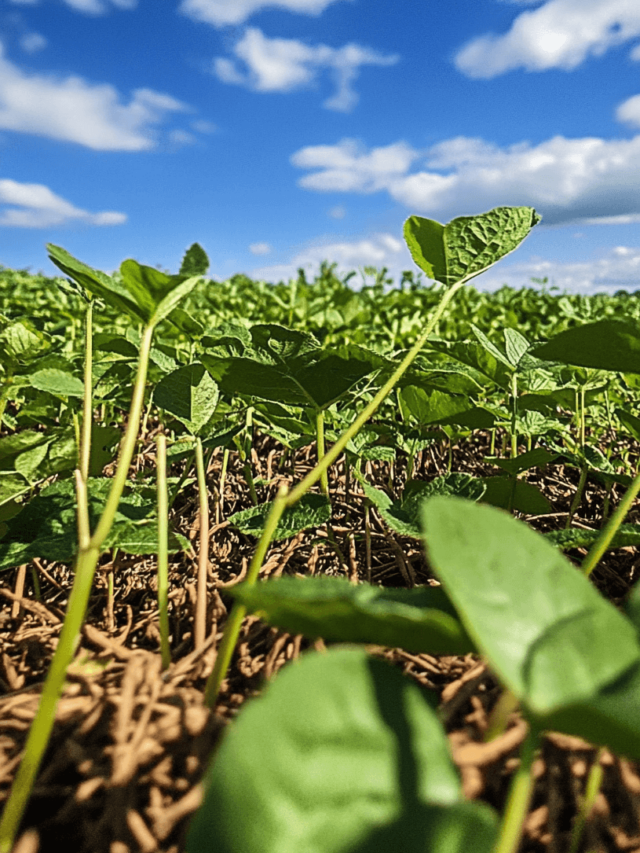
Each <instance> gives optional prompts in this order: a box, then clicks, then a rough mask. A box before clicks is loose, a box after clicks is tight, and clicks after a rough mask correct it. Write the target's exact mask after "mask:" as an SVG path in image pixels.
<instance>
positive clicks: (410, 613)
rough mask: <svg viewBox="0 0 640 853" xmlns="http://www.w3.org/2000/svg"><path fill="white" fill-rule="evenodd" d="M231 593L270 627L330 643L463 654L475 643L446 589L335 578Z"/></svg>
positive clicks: (279, 581)
mask: <svg viewBox="0 0 640 853" xmlns="http://www.w3.org/2000/svg"><path fill="white" fill-rule="evenodd" d="M229 592H230V593H231V595H232V596H233V597H234V598H237V599H238V600H239V601H240V602H241V603H242V604H244V605H245V606H246V607H247V609H248V610H249V611H250V612H252V613H257V614H258V615H259V616H260V618H261V619H263V620H264V621H265V622H268V624H269V625H275V626H276V627H278V628H282V629H283V630H284V631H289V632H290V633H292V634H304V635H305V636H307V637H314V638H315V637H322V638H323V639H324V640H327V641H329V642H343V643H375V644H377V645H380V646H390V647H392V648H395V647H399V648H403V649H406V650H407V651H408V652H416V653H420V652H426V653H428V654H447V655H464V654H467V653H469V652H471V651H473V650H474V649H473V644H472V643H471V641H470V640H469V638H468V637H467V635H466V632H465V631H464V630H463V629H462V626H461V625H460V622H459V621H458V618H457V615H456V612H455V610H454V609H453V607H452V606H451V602H450V601H449V600H448V598H447V596H446V595H445V593H444V592H443V590H442V587H438V586H427V587H420V588H416V589H390V588H385V587H377V586H371V585H370V584H358V585H357V586H354V585H353V584H351V583H349V581H347V580H343V579H341V578H330V577H313V578H277V579H274V580H270V581H266V582H264V583H258V584H249V585H247V584H239V585H238V586H236V587H232V588H231V589H230V590H229Z"/></svg>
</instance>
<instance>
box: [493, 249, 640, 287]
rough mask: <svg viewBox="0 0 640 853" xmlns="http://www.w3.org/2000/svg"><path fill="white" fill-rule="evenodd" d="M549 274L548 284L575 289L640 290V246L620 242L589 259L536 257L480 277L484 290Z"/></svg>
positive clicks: (528, 283) (525, 283) (518, 284)
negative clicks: (566, 259) (621, 244)
mask: <svg viewBox="0 0 640 853" xmlns="http://www.w3.org/2000/svg"><path fill="white" fill-rule="evenodd" d="M534 277H535V278H538V279H541V278H547V279H548V285H547V286H552V285H553V286H555V287H559V288H560V290H567V291H569V292H571V293H580V292H581V293H597V292H606V291H616V290H628V291H635V290H640V247H635V248H633V247H629V246H616V247H615V248H612V249H610V250H608V251H607V252H606V253H604V254H602V255H601V256H600V257H596V258H592V259H590V260H587V261H570V262H566V261H565V262H560V261H553V260H548V259H544V260H543V259H536V258H534V259H532V260H530V261H526V262H524V263H523V262H517V263H511V264H506V265H504V266H501V267H495V268H493V269H490V270H488V271H487V272H486V273H484V274H483V275H482V276H480V277H479V278H478V279H477V284H478V287H480V288H481V289H482V290H495V289H497V288H498V287H501V286H502V285H503V284H509V285H510V286H511V287H526V286H532V285H531V279H532V278H534Z"/></svg>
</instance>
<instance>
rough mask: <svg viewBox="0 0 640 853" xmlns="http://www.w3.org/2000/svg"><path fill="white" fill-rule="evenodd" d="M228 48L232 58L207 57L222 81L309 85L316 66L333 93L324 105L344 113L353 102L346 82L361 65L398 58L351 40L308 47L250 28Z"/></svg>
mask: <svg viewBox="0 0 640 853" xmlns="http://www.w3.org/2000/svg"><path fill="white" fill-rule="evenodd" d="M233 52H234V54H235V57H236V58H235V59H234V60H231V59H227V58H225V57H218V58H217V59H215V60H214V62H213V71H214V73H215V74H216V75H217V77H218V79H220V80H222V82H223V83H232V84H235V85H239V86H246V87H247V88H249V89H253V90H254V91H256V92H291V91H293V90H294V89H302V88H308V87H309V86H311V85H313V84H314V83H315V82H316V80H317V78H318V75H319V73H320V71H321V70H322V69H328V70H330V72H331V73H332V76H333V78H334V80H335V83H336V92H335V94H334V95H332V96H331V97H330V98H328V99H327V100H326V101H325V102H324V106H325V107H326V108H327V109H331V110H338V111H341V112H349V111H350V110H351V109H353V107H354V106H355V105H356V103H357V101H358V95H357V94H356V93H355V92H354V90H353V89H352V87H351V84H352V83H353V81H354V80H355V79H356V77H357V76H358V74H359V69H360V67H361V66H362V65H384V66H388V65H394V64H395V63H396V62H397V61H398V58H399V57H397V56H384V55H383V54H381V53H377V52H376V51H374V50H370V49H369V48H366V47H360V46H359V45H357V44H347V45H344V47H339V48H334V47H328V46H327V45H324V44H320V45H317V46H315V47H311V46H309V45H306V44H304V42H301V41H296V40H295V39H279V38H273V39H270V38H268V37H267V36H265V35H264V34H263V33H262V31H261V30H259V29H257V28H255V27H248V28H247V30H246V31H245V33H244V35H243V36H242V38H241V39H240V40H239V41H238V42H237V43H236V45H235V47H234V49H233ZM238 60H240V65H239V63H238Z"/></svg>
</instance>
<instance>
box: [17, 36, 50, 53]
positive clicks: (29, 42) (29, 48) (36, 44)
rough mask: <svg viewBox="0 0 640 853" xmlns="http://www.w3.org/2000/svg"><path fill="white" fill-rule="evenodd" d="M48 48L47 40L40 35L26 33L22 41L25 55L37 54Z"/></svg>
mask: <svg viewBox="0 0 640 853" xmlns="http://www.w3.org/2000/svg"><path fill="white" fill-rule="evenodd" d="M46 46H47V40H46V38H45V37H44V36H42V35H40V33H26V34H25V35H23V36H22V38H21V39H20V47H21V48H22V49H23V50H24V52H25V53H37V52H38V51H39V50H42V49H43V48H45V47H46Z"/></svg>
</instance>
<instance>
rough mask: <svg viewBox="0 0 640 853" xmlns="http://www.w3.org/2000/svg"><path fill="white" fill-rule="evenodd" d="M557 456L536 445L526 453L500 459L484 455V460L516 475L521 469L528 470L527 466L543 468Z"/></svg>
mask: <svg viewBox="0 0 640 853" xmlns="http://www.w3.org/2000/svg"><path fill="white" fill-rule="evenodd" d="M557 458H558V454H557V453H550V452H549V451H548V450H546V449H545V448H544V447H536V448H535V449H534V450H528V451H527V452H526V453H521V454H520V455H519V456H515V457H513V458H512V459H502V458H501V457H499V456H485V457H484V461H485V462H491V463H493V464H494V465H497V466H498V467H499V468H502V470H503V471H506V472H507V474H511V476H512V477H515V476H517V475H518V474H519V473H520V472H521V471H528V470H529V468H544V466H545V465H548V464H549V463H550V462H553V460H554V459H557Z"/></svg>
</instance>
